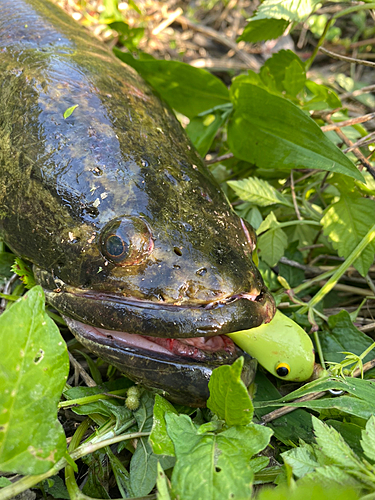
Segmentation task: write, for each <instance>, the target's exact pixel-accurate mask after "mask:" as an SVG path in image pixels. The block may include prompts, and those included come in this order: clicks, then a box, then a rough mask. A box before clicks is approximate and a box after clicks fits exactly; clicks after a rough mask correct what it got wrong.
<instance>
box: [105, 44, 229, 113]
mask: <svg viewBox="0 0 375 500" xmlns="http://www.w3.org/2000/svg"><path fill="white" fill-rule="evenodd" d="M114 52H115V54H116V56H117V57H118V58H119V59H121V60H122V61H124V62H125V63H127V64H129V66H132V67H133V68H134V69H136V70H137V71H138V73H139V74H140V75H141V76H142V77H143V78H144V79H145V80H146V81H147V82H148V83H149V84H150V85H151V86H152V87H154V89H155V90H157V91H158V93H159V94H160V95H161V97H162V98H163V99H165V100H166V101H167V103H168V104H169V105H170V106H171V107H172V108H173V109H175V110H176V111H178V112H179V113H182V114H183V115H185V116H187V117H188V118H193V117H194V116H196V115H199V113H202V112H203V111H206V110H207V109H211V108H214V107H215V106H220V105H222V104H226V103H228V102H229V93H228V89H227V88H226V86H225V85H224V83H223V82H222V81H221V80H219V78H217V77H216V76H214V75H212V74H211V73H209V72H208V71H205V70H204V69H199V68H194V67H193V66H190V65H189V64H185V63H182V62H179V61H158V60H156V59H154V60H139V59H135V58H134V57H132V56H131V55H130V54H127V53H125V52H121V51H120V50H118V49H116V48H115V49H114Z"/></svg>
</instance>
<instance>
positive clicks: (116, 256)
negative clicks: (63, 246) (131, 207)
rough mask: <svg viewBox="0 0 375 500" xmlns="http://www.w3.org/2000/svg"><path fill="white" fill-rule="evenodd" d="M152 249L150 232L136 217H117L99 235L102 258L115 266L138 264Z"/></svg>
mask: <svg viewBox="0 0 375 500" xmlns="http://www.w3.org/2000/svg"><path fill="white" fill-rule="evenodd" d="M152 248H153V240H152V238H151V230H150V228H149V226H148V224H147V223H146V221H144V220H143V219H140V218H138V217H126V216H123V217H118V218H116V219H113V220H111V221H110V222H108V223H107V224H106V225H105V226H104V228H103V230H102V232H101V235H100V249H101V253H102V255H103V257H105V258H106V259H107V260H109V261H110V262H112V263H113V264H115V265H116V266H132V265H136V264H140V263H141V262H143V261H144V260H145V258H146V257H147V256H148V255H149V254H150V252H151V251H152Z"/></svg>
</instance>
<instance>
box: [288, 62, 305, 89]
mask: <svg viewBox="0 0 375 500" xmlns="http://www.w3.org/2000/svg"><path fill="white" fill-rule="evenodd" d="M305 81H306V73H305V70H304V68H303V67H302V65H301V62H300V61H298V60H294V61H292V62H291V63H290V64H289V65H288V66H287V67H286V68H285V76H284V79H283V82H282V83H283V87H284V89H285V90H286V92H287V94H289V95H291V96H296V95H297V94H298V92H300V91H301V90H302V89H303V87H304V85H305Z"/></svg>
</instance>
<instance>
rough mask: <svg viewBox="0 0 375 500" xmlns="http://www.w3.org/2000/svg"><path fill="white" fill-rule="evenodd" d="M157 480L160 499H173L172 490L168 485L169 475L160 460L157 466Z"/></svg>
mask: <svg viewBox="0 0 375 500" xmlns="http://www.w3.org/2000/svg"><path fill="white" fill-rule="evenodd" d="M157 476H158V478H157V480H156V486H157V489H158V496H157V498H158V500H171V496H170V494H169V493H170V491H169V486H168V479H167V476H166V475H165V473H164V471H163V468H162V466H161V465H160V464H159V462H158V468H157Z"/></svg>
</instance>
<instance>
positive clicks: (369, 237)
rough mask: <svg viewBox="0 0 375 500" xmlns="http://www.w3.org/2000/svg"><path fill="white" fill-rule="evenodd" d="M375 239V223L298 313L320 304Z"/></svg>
mask: <svg viewBox="0 0 375 500" xmlns="http://www.w3.org/2000/svg"><path fill="white" fill-rule="evenodd" d="M374 239H375V224H374V225H373V226H372V227H371V229H370V230H369V231H368V233H367V234H366V235H365V237H364V238H363V239H362V240H361V241H360V242H359V244H358V245H357V246H356V247H355V248H354V250H353V251H352V253H351V254H350V255H349V256H348V258H347V259H346V260H345V261H344V262H343V263H342V264H341V266H340V267H339V268H337V269H336V271H335V272H334V274H333V275H332V276H331V278H330V279H329V280H328V281H327V283H326V284H325V285H324V286H323V288H321V289H320V290H319V292H318V293H317V294H316V295H315V296H314V297H313V298H312V299H311V300H310V302H309V303H308V304H306V306H304V307H302V308H301V309H300V310H299V311H298V313H299V314H304V313H306V312H307V311H308V310H309V309H311V308H312V307H314V306H315V305H316V304H318V303H319V302H320V301H321V300H322V299H323V298H324V297H325V296H326V295H327V293H329V292H330V291H331V290H332V289H333V288H334V286H335V285H336V283H337V282H338V280H339V279H340V278H341V276H343V274H344V273H345V272H346V271H347V270H348V268H349V267H350V266H351V265H352V264H353V262H354V261H356V260H357V259H358V257H359V256H360V255H361V253H362V252H363V250H364V249H365V248H366V247H367V245H369V244H370V243H371V242H372V241H373V240H374Z"/></svg>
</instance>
